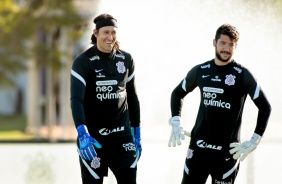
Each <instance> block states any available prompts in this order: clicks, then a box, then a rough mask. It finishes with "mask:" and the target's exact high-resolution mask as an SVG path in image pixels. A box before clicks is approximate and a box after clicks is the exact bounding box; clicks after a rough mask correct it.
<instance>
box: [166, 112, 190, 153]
mask: <svg viewBox="0 0 282 184" xmlns="http://www.w3.org/2000/svg"><path fill="white" fill-rule="evenodd" d="M169 125H171V134H170V139H169V141H168V146H169V147H171V145H172V146H173V147H175V146H176V144H177V145H181V141H180V140H184V139H185V135H186V136H188V137H191V134H190V133H189V132H187V131H186V130H183V127H181V126H180V125H181V117H180V116H173V117H172V118H170V119H169Z"/></svg>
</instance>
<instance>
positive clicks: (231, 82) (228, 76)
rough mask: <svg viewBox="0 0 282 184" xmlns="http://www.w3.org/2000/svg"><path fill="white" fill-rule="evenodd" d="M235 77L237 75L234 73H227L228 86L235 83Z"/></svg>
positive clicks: (226, 82) (226, 81)
mask: <svg viewBox="0 0 282 184" xmlns="http://www.w3.org/2000/svg"><path fill="white" fill-rule="evenodd" d="M235 78H236V77H235V76H234V75H232V74H229V75H226V79H225V84H227V85H228V86H231V85H234V84H235Z"/></svg>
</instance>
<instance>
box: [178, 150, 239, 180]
mask: <svg viewBox="0 0 282 184" xmlns="http://www.w3.org/2000/svg"><path fill="white" fill-rule="evenodd" d="M239 165H240V161H239V160H234V159H233V157H232V155H231V154H230V153H229V151H228V150H226V151H219V150H209V149H196V150H192V149H190V148H189V149H188V151H187V156H186V161H185V166H184V173H183V179H182V184H188V183H189V184H190V183H197V184H204V183H206V180H207V178H208V176H209V175H211V178H212V183H213V184H218V183H228V184H233V183H234V180H235V178H236V176H237V174H238V171H239Z"/></svg>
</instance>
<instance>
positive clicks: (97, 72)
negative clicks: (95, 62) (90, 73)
mask: <svg viewBox="0 0 282 184" xmlns="http://www.w3.org/2000/svg"><path fill="white" fill-rule="evenodd" d="M102 70H103V69H101V70H96V69H95V72H96V73H98V72H101V71H102Z"/></svg>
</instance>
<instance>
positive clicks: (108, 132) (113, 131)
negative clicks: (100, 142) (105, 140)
mask: <svg viewBox="0 0 282 184" xmlns="http://www.w3.org/2000/svg"><path fill="white" fill-rule="evenodd" d="M121 131H124V126H122V127H117V128H114V129H112V130H109V129H107V128H102V129H100V130H99V133H100V134H101V135H109V134H111V133H115V132H121Z"/></svg>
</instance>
